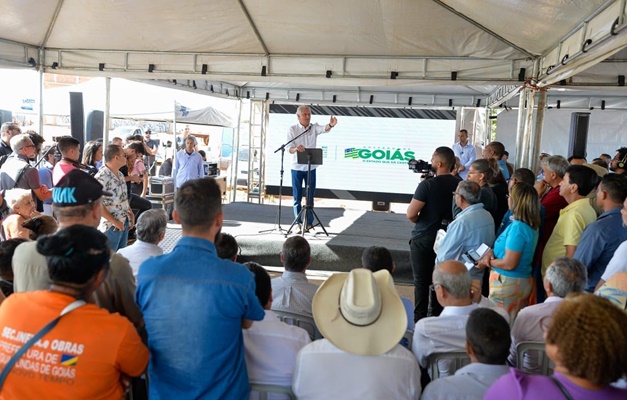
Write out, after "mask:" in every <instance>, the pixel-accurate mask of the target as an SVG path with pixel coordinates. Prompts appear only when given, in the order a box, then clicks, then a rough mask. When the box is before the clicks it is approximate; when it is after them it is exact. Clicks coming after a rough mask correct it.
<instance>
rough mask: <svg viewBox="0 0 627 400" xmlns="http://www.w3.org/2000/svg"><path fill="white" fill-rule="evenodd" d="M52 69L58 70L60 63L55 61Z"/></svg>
mask: <svg viewBox="0 0 627 400" xmlns="http://www.w3.org/2000/svg"><path fill="white" fill-rule="evenodd" d="M51 67H52V69H57V68H59V63H58V62H56V61H55V62H53V63H52V65H51Z"/></svg>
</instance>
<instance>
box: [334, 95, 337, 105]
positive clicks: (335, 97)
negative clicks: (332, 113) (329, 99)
mask: <svg viewBox="0 0 627 400" xmlns="http://www.w3.org/2000/svg"><path fill="white" fill-rule="evenodd" d="M336 99H337V96H336V95H333V102H334V103H335V100H336Z"/></svg>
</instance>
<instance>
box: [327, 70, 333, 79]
mask: <svg viewBox="0 0 627 400" xmlns="http://www.w3.org/2000/svg"><path fill="white" fill-rule="evenodd" d="M331 75H333V71H331V70H330V69H327V78H330V77H331Z"/></svg>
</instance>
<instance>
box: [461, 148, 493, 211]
mask: <svg viewBox="0 0 627 400" xmlns="http://www.w3.org/2000/svg"><path fill="white" fill-rule="evenodd" d="M497 169H498V165H497V164H496V161H495V160H494V159H491V158H490V159H485V158H482V159H479V160H476V161H474V162H473V163H472V164H470V167H469V168H468V175H467V176H466V180H468V181H472V182H476V183H478V184H479V187H480V188H481V195H480V201H481V203H483V208H484V209H486V211H488V212H489V213H490V215H492V218H493V219H496V210H497V199H496V195H495V194H494V192H493V191H492V188H491V187H490V181H491V180H492V177H493V176H494V173H495V170H497ZM453 206H454V207H453V216H457V214H459V213H460V212H461V211H462V210H461V208H459V207H458V206H457V205H456V204H455V199H454V198H453ZM495 223H496V222H495Z"/></svg>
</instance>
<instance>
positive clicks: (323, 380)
mask: <svg viewBox="0 0 627 400" xmlns="http://www.w3.org/2000/svg"><path fill="white" fill-rule="evenodd" d="M292 390H293V391H294V394H295V395H296V396H297V397H298V399H299V400H309V399H324V400H327V399H360V400H368V399H372V400H380V399H396V400H402V399H418V398H419V397H420V390H421V388H420V368H419V367H418V363H417V362H416V358H415V357H414V356H413V355H412V354H411V353H410V352H409V351H408V350H407V349H406V348H404V347H402V346H401V345H396V346H395V347H394V348H393V349H392V350H390V351H388V352H387V353H384V354H381V355H378V356H358V355H355V354H350V353H347V352H345V351H342V350H340V349H338V348H336V347H335V346H333V345H332V344H331V342H329V341H328V340H327V339H321V340H316V341H315V342H313V343H311V344H308V345H307V346H305V348H303V349H302V350H301V351H300V352H299V353H298V355H297V356H296V368H295V370H294V379H293V381H292Z"/></svg>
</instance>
